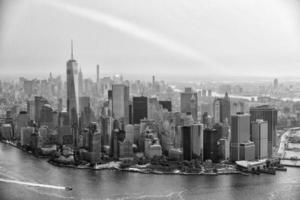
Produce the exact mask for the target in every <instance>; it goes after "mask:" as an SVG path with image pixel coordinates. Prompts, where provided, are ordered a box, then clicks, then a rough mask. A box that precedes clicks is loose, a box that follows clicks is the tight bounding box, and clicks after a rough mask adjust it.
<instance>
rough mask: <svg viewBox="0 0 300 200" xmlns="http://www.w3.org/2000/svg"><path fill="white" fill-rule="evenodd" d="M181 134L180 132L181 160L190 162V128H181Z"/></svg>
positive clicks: (191, 146) (191, 149)
mask: <svg viewBox="0 0 300 200" xmlns="http://www.w3.org/2000/svg"><path fill="white" fill-rule="evenodd" d="M181 132H182V150H183V160H192V158H193V145H192V142H193V141H192V139H193V137H192V135H193V134H192V127H191V126H182V127H181Z"/></svg>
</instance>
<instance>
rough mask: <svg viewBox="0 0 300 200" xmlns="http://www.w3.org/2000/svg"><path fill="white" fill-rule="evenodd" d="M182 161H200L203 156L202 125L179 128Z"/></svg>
mask: <svg viewBox="0 0 300 200" xmlns="http://www.w3.org/2000/svg"><path fill="white" fill-rule="evenodd" d="M180 129H181V133H182V150H183V159H184V160H192V159H193V158H200V159H202V156H203V125H202V124H193V125H185V126H181V127H180Z"/></svg>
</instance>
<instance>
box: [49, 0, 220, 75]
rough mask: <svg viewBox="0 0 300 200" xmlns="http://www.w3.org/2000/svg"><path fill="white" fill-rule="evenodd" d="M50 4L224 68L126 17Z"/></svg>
mask: <svg viewBox="0 0 300 200" xmlns="http://www.w3.org/2000/svg"><path fill="white" fill-rule="evenodd" d="M45 3H47V4H48V5H51V6H54V7H56V8H58V9H61V10H63V11H66V12H69V13H72V14H74V15H77V16H80V17H82V18H85V19H88V20H91V21H94V22H96V23H101V24H104V25H106V26H109V27H111V28H114V29H116V30H119V31H120V32H124V33H127V34H128V35H131V36H134V37H136V38H139V39H141V40H144V41H147V42H149V43H152V44H155V45H157V46H159V47H160V48H163V49H165V50H168V51H170V52H174V53H177V54H179V55H183V56H185V57H187V58H190V59H192V60H194V61H197V62H199V64H204V65H207V67H216V68H218V70H222V67H221V66H220V64H218V63H216V62H215V61H213V60H211V59H209V58H208V57H207V56H204V55H202V54H201V53H200V52H198V51H197V50H195V49H193V48H190V47H188V46H186V45H184V44H181V43H179V42H177V41H174V40H172V39H170V38H169V37H167V36H164V35H162V34H160V33H158V32H156V31H153V30H149V29H147V28H145V27H141V26H138V25H136V24H134V23H132V22H129V21H126V20H124V19H121V18H118V17H115V16H112V15H108V14H105V13H102V12H99V11H95V10H91V9H87V8H83V7H79V6H75V5H71V4H68V3H64V2H61V1H55V0H50V1H45ZM195 39H196V38H195Z"/></svg>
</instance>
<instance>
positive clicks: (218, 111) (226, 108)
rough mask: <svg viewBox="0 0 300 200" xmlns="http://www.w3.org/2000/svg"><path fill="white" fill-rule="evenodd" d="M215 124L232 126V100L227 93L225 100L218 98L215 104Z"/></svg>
mask: <svg viewBox="0 0 300 200" xmlns="http://www.w3.org/2000/svg"><path fill="white" fill-rule="evenodd" d="M213 112H214V122H215V123H225V122H227V121H228V123H229V124H230V99H229V97H228V93H227V92H226V93H225V97H224V98H217V99H215V101H214V104H213Z"/></svg>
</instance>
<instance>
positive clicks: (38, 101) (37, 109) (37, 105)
mask: <svg viewBox="0 0 300 200" xmlns="http://www.w3.org/2000/svg"><path fill="white" fill-rule="evenodd" d="M44 104H48V101H47V100H46V99H45V98H44V97H41V96H35V97H34V113H35V114H34V121H35V122H36V123H38V124H39V121H40V118H41V109H42V107H43V105H44Z"/></svg>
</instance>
